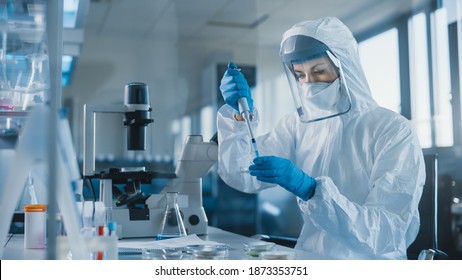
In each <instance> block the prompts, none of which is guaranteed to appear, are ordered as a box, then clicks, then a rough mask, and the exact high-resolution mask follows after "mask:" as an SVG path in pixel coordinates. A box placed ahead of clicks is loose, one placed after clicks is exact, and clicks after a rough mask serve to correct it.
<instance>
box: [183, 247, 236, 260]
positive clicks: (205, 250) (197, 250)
mask: <svg viewBox="0 0 462 280" xmlns="http://www.w3.org/2000/svg"><path fill="white" fill-rule="evenodd" d="M228 250H229V246H227V245H190V246H187V247H186V253H187V254H189V255H190V256H191V257H192V258H193V259H196V260H224V259H226V258H227V257H228Z"/></svg>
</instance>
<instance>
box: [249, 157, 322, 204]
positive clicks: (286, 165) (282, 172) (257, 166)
mask: <svg viewBox="0 0 462 280" xmlns="http://www.w3.org/2000/svg"><path fill="white" fill-rule="evenodd" d="M253 162H254V164H252V165H251V166H250V167H249V171H250V175H252V176H257V180H259V181H262V182H267V183H274V184H278V185H280V186H281V187H283V188H285V189H286V190H288V191H290V192H291V193H293V194H295V195H296V196H298V197H300V198H301V199H303V200H305V201H307V200H308V199H310V198H311V196H312V194H314V189H315V188H316V180H314V178H312V177H311V176H309V175H307V174H305V172H303V171H302V170H301V169H300V168H298V167H297V166H296V165H295V164H294V163H293V162H292V161H290V160H288V159H285V158H280V157H275V156H263V157H256V158H254V160H253Z"/></svg>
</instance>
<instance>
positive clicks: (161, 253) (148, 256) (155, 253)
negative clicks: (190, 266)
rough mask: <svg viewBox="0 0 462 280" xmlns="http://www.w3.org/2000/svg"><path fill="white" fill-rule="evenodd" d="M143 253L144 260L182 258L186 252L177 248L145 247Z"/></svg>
mask: <svg viewBox="0 0 462 280" xmlns="http://www.w3.org/2000/svg"><path fill="white" fill-rule="evenodd" d="M141 255H142V258H143V259H144V260H181V259H183V257H184V253H183V251H182V250H181V249H177V248H166V249H160V248H143V249H142V250H141Z"/></svg>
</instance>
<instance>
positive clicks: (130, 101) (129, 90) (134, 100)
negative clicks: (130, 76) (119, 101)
mask: <svg viewBox="0 0 462 280" xmlns="http://www.w3.org/2000/svg"><path fill="white" fill-rule="evenodd" d="M124 104H125V105H134V104H143V105H148V106H149V90H148V86H147V85H146V84H145V83H139V82H134V83H128V84H126V85H125V93H124Z"/></svg>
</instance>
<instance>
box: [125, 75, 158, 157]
mask: <svg viewBox="0 0 462 280" xmlns="http://www.w3.org/2000/svg"><path fill="white" fill-rule="evenodd" d="M124 105H125V106H126V107H127V109H128V110H127V112H126V113H125V120H124V125H125V126H127V149H128V150H145V149H146V126H147V125H148V124H150V123H152V122H153V121H154V120H152V119H151V118H150V112H151V110H152V109H151V106H150V105H149V90H148V86H147V85H146V84H144V83H138V82H134V83H128V84H127V85H125V94H124Z"/></svg>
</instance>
